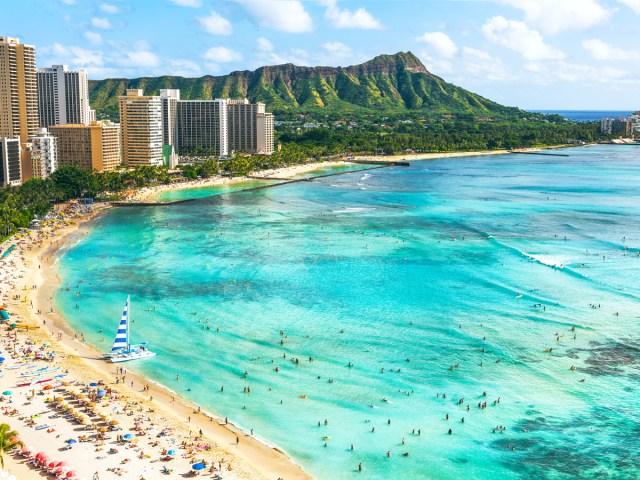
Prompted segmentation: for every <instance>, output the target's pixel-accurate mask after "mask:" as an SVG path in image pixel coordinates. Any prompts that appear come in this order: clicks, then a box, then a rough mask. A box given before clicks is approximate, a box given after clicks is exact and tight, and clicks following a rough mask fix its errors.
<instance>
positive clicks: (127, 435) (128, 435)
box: [122, 433, 133, 440]
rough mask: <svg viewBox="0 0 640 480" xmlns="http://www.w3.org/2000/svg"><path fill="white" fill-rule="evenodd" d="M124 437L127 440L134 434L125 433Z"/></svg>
mask: <svg viewBox="0 0 640 480" xmlns="http://www.w3.org/2000/svg"><path fill="white" fill-rule="evenodd" d="M122 438H124V439H125V440H130V439H132V438H133V435H131V434H130V433H127V434H125V435H123V436H122Z"/></svg>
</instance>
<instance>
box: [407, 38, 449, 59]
mask: <svg viewBox="0 0 640 480" xmlns="http://www.w3.org/2000/svg"><path fill="white" fill-rule="evenodd" d="M416 40H417V41H419V42H422V43H426V44H427V45H428V46H429V47H431V50H432V51H433V52H434V53H435V54H436V55H438V56H440V57H443V58H453V57H455V55H456V53H458V47H457V46H456V44H455V43H454V41H453V40H451V38H449V35H447V34H446V33H442V32H426V33H424V34H423V35H420V36H419V37H418V38H416Z"/></svg>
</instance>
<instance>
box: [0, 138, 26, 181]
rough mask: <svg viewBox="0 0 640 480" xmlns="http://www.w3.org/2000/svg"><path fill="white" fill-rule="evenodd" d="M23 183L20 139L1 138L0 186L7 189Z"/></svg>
mask: <svg viewBox="0 0 640 480" xmlns="http://www.w3.org/2000/svg"><path fill="white" fill-rule="evenodd" d="M21 183H22V164H21V149H20V139H19V138H6V137H0V186H1V187H3V188H5V187H8V186H9V185H20V184H21Z"/></svg>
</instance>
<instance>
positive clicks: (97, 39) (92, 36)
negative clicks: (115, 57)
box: [84, 32, 102, 45]
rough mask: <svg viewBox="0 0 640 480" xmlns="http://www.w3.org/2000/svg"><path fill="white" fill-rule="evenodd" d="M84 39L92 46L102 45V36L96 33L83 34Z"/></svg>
mask: <svg viewBox="0 0 640 480" xmlns="http://www.w3.org/2000/svg"><path fill="white" fill-rule="evenodd" d="M84 38H86V39H87V40H89V43H91V44H92V45H100V44H101V43H102V35H100V34H99V33H96V32H84Z"/></svg>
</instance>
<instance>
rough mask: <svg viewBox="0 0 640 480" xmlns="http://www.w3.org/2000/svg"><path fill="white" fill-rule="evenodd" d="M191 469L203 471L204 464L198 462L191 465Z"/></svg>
mask: <svg viewBox="0 0 640 480" xmlns="http://www.w3.org/2000/svg"><path fill="white" fill-rule="evenodd" d="M191 468H192V469H194V470H204V469H205V466H204V463H202V462H198V463H194V464H193V465H191Z"/></svg>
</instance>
